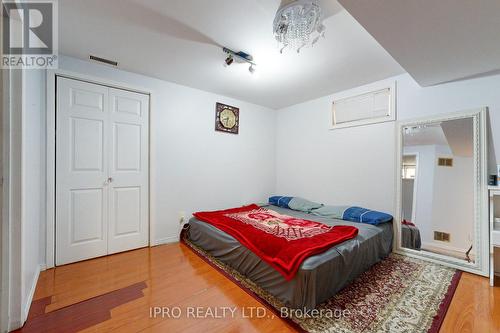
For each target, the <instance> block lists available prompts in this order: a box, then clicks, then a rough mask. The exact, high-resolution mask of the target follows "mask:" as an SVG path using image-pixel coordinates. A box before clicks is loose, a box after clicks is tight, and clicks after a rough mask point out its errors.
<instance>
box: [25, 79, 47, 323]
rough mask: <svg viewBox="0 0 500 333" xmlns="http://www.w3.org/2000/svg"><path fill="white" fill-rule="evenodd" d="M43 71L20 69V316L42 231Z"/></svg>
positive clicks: (28, 293) (33, 274) (32, 282)
mask: <svg viewBox="0 0 500 333" xmlns="http://www.w3.org/2000/svg"><path fill="white" fill-rule="evenodd" d="M44 111H45V71H42V70H25V71H23V108H22V129H21V132H22V180H21V182H22V190H21V191H22V224H21V230H22V231H21V232H22V259H21V260H22V300H21V303H22V305H23V309H22V318H23V320H25V319H26V317H27V315H28V310H29V307H30V304H31V300H32V297H33V293H34V291H35V287H36V282H37V279H38V274H39V272H40V265H41V263H42V262H44V260H45V258H44V257H42V256H41V253H44V252H45V251H43V252H41V250H42V246H44V244H45V242H44V239H45V235H44V234H43V232H42V231H44V230H45V229H44V227H43V226H42V224H44V223H45V211H44V198H45V196H44V195H45V180H44V179H45V177H44V176H45V174H44V170H45V168H44V161H45V159H44V157H43V154H44V152H45V149H44V138H45V132H44V131H43V129H44V126H43V125H44V123H45V114H44Z"/></svg>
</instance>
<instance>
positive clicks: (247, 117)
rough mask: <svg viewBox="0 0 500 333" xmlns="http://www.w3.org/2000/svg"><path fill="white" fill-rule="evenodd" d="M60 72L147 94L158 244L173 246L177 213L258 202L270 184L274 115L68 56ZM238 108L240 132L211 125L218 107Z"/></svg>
mask: <svg viewBox="0 0 500 333" xmlns="http://www.w3.org/2000/svg"><path fill="white" fill-rule="evenodd" d="M59 67H60V69H63V70H67V71H72V72H78V73H82V74H86V75H92V76H96V77H100V78H104V79H107V80H113V81H116V82H121V83H125V84H130V85H132V86H139V87H143V88H144V89H147V90H148V91H150V92H151V93H152V100H151V167H152V171H151V199H150V200H151V213H152V214H151V221H152V222H153V224H154V225H153V228H154V230H155V238H156V239H155V240H154V242H155V243H158V242H166V241H175V240H177V239H178V234H179V230H180V227H179V223H178V221H179V212H184V213H185V214H186V217H188V218H189V216H190V215H191V213H192V212H195V211H199V210H212V209H221V208H227V207H234V206H239V205H243V204H246V203H252V202H262V201H265V200H267V197H268V196H269V195H270V194H271V193H272V192H273V190H274V185H275V175H274V165H275V146H274V142H275V135H274V128H275V111H274V110H271V109H268V108H265V107H261V106H258V105H254V104H250V103H246V102H242V101H238V100H234V99H231V98H226V97H223V96H220V95H215V94H212V93H208V92H204V91H200V90H196V89H192V88H188V87H184V86H180V85H177V84H173V83H169V82H165V81H161V80H158V79H154V78H150V77H146V76H142V75H138V74H133V73H129V72H125V71H121V70H117V69H115V68H111V67H108V66H102V65H98V64H94V63H90V62H86V61H81V60H77V59H74V58H70V57H61V58H60V59H59ZM216 102H222V103H226V104H229V105H233V106H236V107H239V108H240V134H239V135H233V134H227V133H220V132H216V131H215V130H214V128H215V103H216Z"/></svg>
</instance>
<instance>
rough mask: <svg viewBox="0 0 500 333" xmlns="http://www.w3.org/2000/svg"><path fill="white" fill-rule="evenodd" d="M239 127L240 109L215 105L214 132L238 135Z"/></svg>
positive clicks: (220, 104)
mask: <svg viewBox="0 0 500 333" xmlns="http://www.w3.org/2000/svg"><path fill="white" fill-rule="evenodd" d="M239 127H240V109H238V108H236V107H234V106H230V105H226V104H222V103H217V104H216V107H215V130H216V131H221V132H226V133H233V134H238V131H239Z"/></svg>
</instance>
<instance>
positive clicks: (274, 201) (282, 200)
mask: <svg viewBox="0 0 500 333" xmlns="http://www.w3.org/2000/svg"><path fill="white" fill-rule="evenodd" d="M292 199H293V197H281V196H274V197H270V198H269V204H271V205H273V206H278V207H282V208H289V207H288V204H289V203H290V200H292Z"/></svg>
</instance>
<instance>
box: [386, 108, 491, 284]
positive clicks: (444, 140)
mask: <svg viewBox="0 0 500 333" xmlns="http://www.w3.org/2000/svg"><path fill="white" fill-rule="evenodd" d="M485 117H486V110H476V111H468V112H460V113H456V114H451V115H446V116H441V117H433V118H429V119H423V120H416V121H407V122H400V123H399V126H398V130H399V133H398V136H399V150H398V151H399V153H398V169H397V170H398V175H397V183H398V191H397V192H398V218H397V219H398V221H397V222H398V223H397V224H396V225H397V226H398V227H397V229H398V230H397V237H396V239H397V251H398V252H402V253H405V254H408V255H411V256H416V257H421V258H424V259H430V260H432V261H439V262H441V263H443V264H446V265H449V266H452V267H456V268H461V269H463V270H466V271H470V272H474V273H478V274H482V275H487V274H488V260H487V258H488V245H487V243H488V241H487V240H488V238H487V237H488V234H487V232H488V230H487V228H488V224H487V218H486V219H485V217H486V215H485V214H487V208H486V211H485V206H484V202H485V201H486V197H485V195H486V191H487V186H486V178H485V176H486V172H485V170H484V168H485V167H486V162H485V161H486V151H487V150H486V147H485V145H486V140H485V136H486V133H485V130H486V126H485Z"/></svg>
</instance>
